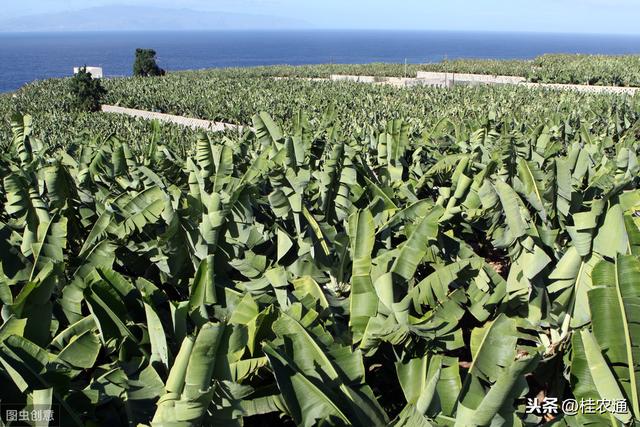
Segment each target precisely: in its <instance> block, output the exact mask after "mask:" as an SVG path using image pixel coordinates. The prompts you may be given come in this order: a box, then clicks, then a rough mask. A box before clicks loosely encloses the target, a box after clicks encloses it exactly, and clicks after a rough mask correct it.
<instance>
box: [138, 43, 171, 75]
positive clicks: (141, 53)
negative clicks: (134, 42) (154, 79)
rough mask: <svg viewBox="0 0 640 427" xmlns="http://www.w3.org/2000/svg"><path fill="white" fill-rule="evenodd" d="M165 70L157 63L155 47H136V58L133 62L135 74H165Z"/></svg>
mask: <svg viewBox="0 0 640 427" xmlns="http://www.w3.org/2000/svg"><path fill="white" fill-rule="evenodd" d="M164 74H165V71H164V70H163V69H162V68H160V67H159V66H158V64H157V63H156V51H155V50H153V49H136V60H135V62H134V63H133V75H134V76H139V77H151V76H164Z"/></svg>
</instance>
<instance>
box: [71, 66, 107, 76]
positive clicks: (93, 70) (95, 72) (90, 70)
mask: <svg viewBox="0 0 640 427" xmlns="http://www.w3.org/2000/svg"><path fill="white" fill-rule="evenodd" d="M81 68H84V67H73V74H78V73H79V72H80V69H81ZM87 72H88V73H91V77H93V78H94V79H101V78H102V67H87Z"/></svg>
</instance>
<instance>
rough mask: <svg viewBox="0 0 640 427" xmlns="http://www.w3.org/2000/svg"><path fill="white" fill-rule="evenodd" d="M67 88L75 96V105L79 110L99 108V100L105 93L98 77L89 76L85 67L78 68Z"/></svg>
mask: <svg viewBox="0 0 640 427" xmlns="http://www.w3.org/2000/svg"><path fill="white" fill-rule="evenodd" d="M69 90H70V91H71V93H72V94H73V95H74V97H75V101H74V104H75V107H76V108H77V109H78V110H81V111H98V110H100V101H101V100H102V97H104V96H105V95H106V94H107V90H106V89H105V88H104V87H102V84H101V83H100V80H99V79H94V78H93V77H91V73H89V72H88V71H87V68H86V67H82V68H80V70H79V71H78V73H77V74H76V75H75V76H73V78H72V79H71V82H70V84H69Z"/></svg>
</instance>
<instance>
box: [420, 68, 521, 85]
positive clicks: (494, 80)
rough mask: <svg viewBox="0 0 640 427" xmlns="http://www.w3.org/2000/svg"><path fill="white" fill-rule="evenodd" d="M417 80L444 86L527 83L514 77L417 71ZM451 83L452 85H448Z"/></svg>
mask: <svg viewBox="0 0 640 427" xmlns="http://www.w3.org/2000/svg"><path fill="white" fill-rule="evenodd" d="M417 77H418V78H419V79H426V80H431V81H441V82H443V84H445V85H450V84H511V85H516V84H520V83H525V82H526V81H527V79H526V78H524V77H516V76H491V75H485V74H464V73H435V72H430V71H418V74H417ZM450 82H452V83H450Z"/></svg>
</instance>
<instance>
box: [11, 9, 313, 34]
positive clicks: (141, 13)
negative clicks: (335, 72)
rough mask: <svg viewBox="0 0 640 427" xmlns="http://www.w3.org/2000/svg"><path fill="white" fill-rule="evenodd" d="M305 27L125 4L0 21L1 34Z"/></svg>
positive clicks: (268, 18)
mask: <svg viewBox="0 0 640 427" xmlns="http://www.w3.org/2000/svg"><path fill="white" fill-rule="evenodd" d="M308 27H309V25H308V23H307V22H304V21H296V20H293V19H289V18H283V17H278V16H268V15H254V14H250V13H246V14H245V13H228V12H203V11H197V10H191V9H165V8H158V7H141V6H128V5H126V6H125V5H122V6H102V7H93V8H89V9H82V10H77V11H70V12H64V13H48V14H39V15H30V16H23V17H19V18H13V19H9V20H2V19H0V32H44V31H151V30H161V31H166V30H281V29H300V28H308Z"/></svg>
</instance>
